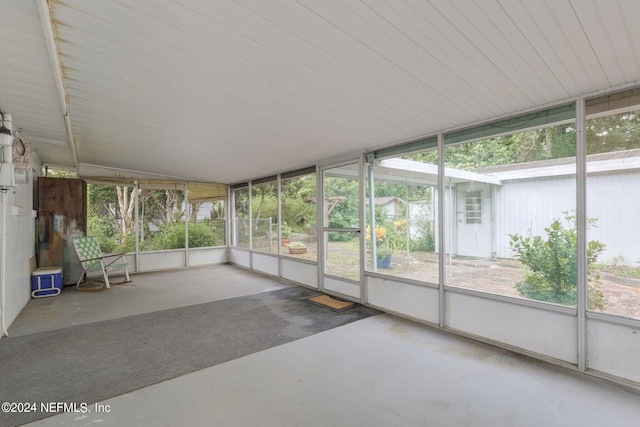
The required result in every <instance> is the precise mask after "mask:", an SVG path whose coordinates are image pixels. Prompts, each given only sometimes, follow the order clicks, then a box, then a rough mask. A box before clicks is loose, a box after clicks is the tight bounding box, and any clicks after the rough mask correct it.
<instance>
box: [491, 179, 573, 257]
mask: <svg viewBox="0 0 640 427" xmlns="http://www.w3.org/2000/svg"><path fill="white" fill-rule="evenodd" d="M575 194H576V180H575V177H572V176H559V177H544V178H533V179H523V180H514V181H504V182H503V183H502V185H501V186H496V188H495V189H494V192H493V196H494V197H493V212H494V215H495V220H494V229H493V236H494V239H495V240H494V241H495V252H496V256H497V257H498V258H511V257H513V253H512V251H511V249H510V248H509V234H520V235H524V236H538V235H542V236H544V235H545V231H544V229H545V227H548V226H549V224H550V223H551V222H552V221H553V220H554V219H563V217H564V215H563V212H570V211H573V210H575V208H576V196H575Z"/></svg>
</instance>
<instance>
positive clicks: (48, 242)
mask: <svg viewBox="0 0 640 427" xmlns="http://www.w3.org/2000/svg"><path fill="white" fill-rule="evenodd" d="M86 231H87V183H86V182H85V181H83V180H81V179H74V178H44V177H39V178H38V266H40V267H50V266H54V265H55V266H60V267H62V268H63V283H64V284H65V285H69V284H75V283H76V282H77V280H78V278H79V277H80V274H81V273H82V267H81V266H80V262H79V261H78V257H77V255H76V253H75V250H74V248H73V239H74V238H75V237H78V236H84V235H85V234H86Z"/></svg>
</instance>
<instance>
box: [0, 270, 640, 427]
mask: <svg viewBox="0 0 640 427" xmlns="http://www.w3.org/2000/svg"><path fill="white" fill-rule="evenodd" d="M133 280H134V284H129V285H121V286H117V287H114V288H113V289H111V290H108V291H104V292H95V293H80V292H74V291H72V292H68V293H67V292H66V290H65V292H63V294H61V295H60V296H58V297H55V298H49V299H43V300H32V301H31V302H30V303H29V305H28V307H27V308H26V309H25V311H24V312H23V314H21V316H20V318H19V319H17V321H16V322H15V324H14V326H12V328H11V330H14V333H15V334H19V333H31V332H35V331H37V330H42V329H43V328H44V326H42V325H34V323H39V322H41V321H43V320H44V319H46V320H47V321H48V322H49V325H48V328H55V327H65V326H69V325H71V324H79V323H88V322H91V321H97V320H103V319H107V318H113V317H115V316H119V315H122V316H124V315H130V314H135V313H136V312H147V311H150V310H153V309H154V308H156V309H164V308H170V307H175V306H177V305H179V304H185V305H187V304H195V303H200V302H205V301H213V300H216V299H223V298H230V297H233V296H240V295H241V294H242V295H246V294H249V293H257V292H264V291H268V290H272V289H278V288H281V287H284V286H287V285H286V284H283V283H279V282H278V281H276V280H274V279H271V278H265V277H263V276H260V275H257V274H254V273H252V272H248V271H246V270H241V269H238V268H234V267H230V266H216V267H206V268H197V269H191V270H180V271H172V272H166V273H151V274H140V275H136V276H134V278H133ZM200 280H202V281H203V283H200ZM230 288H231V289H230ZM183 294H185V295H183ZM65 297H66V298H65ZM46 301H48V302H46ZM156 304H157V305H156ZM56 306H57V307H56ZM56 319H57V320H56ZM11 330H10V332H11ZM87 403H89V404H90V405H89V410H90V411H91V412H90V413H87V414H78V413H63V414H59V415H56V416H53V417H49V418H46V419H43V420H40V421H38V422H35V423H33V424H32V425H93V424H102V425H117V426H121V425H127V426H137V425H140V426H148V425H159V426H173V425H215V426H218V425H219V426H579V425H583V426H602V425H607V426H609V425H610V426H638V425H640V395H639V394H636V393H632V392H629V391H626V390H625V389H623V388H621V387H619V386H616V385H612V384H609V383H607V382H605V381H602V380H598V379H595V378H592V377H589V376H586V375H582V374H579V373H576V372H572V371H569V370H566V369H564V368H560V367H555V366H551V365H548V364H546V363H543V362H539V361H536V360H532V359H529V358H527V357H524V356H519V355H515V354H512V353H510V352H507V351H504V350H501V349H496V348H493V347H491V346H488V345H484V344H481V343H477V342H474V341H470V340H468V339H465V338H461V337H458V336H455V335H451V334H447V333H445V332H442V331H439V330H436V329H432V328H428V327H425V326H421V325H418V324H415V323H412V322H409V321H405V320H403V319H399V318H396V317H393V316H390V315H379V316H374V317H371V318H368V319H365V320H361V321H358V322H354V323H351V324H349V325H346V326H342V327H339V328H335V329H332V330H329V331H326V332H323V333H320V334H316V335H313V336H310V337H307V338H303V339H300V340H298V341H294V342H291V343H288V344H284V345H281V346H278V347H274V348H271V349H269V350H265V351H262V352H259V353H255V354H252V355H249V356H246V357H242V358H240V359H236V360H233V361H230V362H227V363H223V364H220V365H217V366H214V367H211V368H207V369H203V370H201V371H198V372H194V373H191V374H188V375H185V376H182V377H179V378H176V379H173V380H170V381H166V382H163V383H160V384H156V385H153V386H150V387H146V388H143V389H140V390H137V391H134V392H132V393H127V394H124V395H121V396H116V397H114V398H111V399H107V400H105V401H103V402H98V405H99V406H98V407H96V406H94V404H93V402H87ZM99 409H101V410H99Z"/></svg>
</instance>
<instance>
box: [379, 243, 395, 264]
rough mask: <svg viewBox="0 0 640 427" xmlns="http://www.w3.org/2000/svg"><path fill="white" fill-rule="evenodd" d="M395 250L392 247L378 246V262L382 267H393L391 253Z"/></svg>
mask: <svg viewBox="0 0 640 427" xmlns="http://www.w3.org/2000/svg"><path fill="white" fill-rule="evenodd" d="M392 253H393V251H392V250H391V248H389V247H387V246H384V245H380V246H376V264H377V265H378V267H380V268H390V267H391V255H392Z"/></svg>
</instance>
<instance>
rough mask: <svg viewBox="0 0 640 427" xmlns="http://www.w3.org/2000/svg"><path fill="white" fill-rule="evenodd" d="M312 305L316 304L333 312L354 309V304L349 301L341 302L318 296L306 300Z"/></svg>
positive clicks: (327, 296)
mask: <svg viewBox="0 0 640 427" xmlns="http://www.w3.org/2000/svg"><path fill="white" fill-rule="evenodd" d="M307 301H309V302H310V303H312V304H316V305H319V306H322V307H326V308H330V309H331V310H333V311H343V310H348V309H350V308H351V307H355V306H356V303H354V302H351V301H342V300H339V299H336V298H332V297H330V296H329V295H318V296H315V297H311V298H307Z"/></svg>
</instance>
